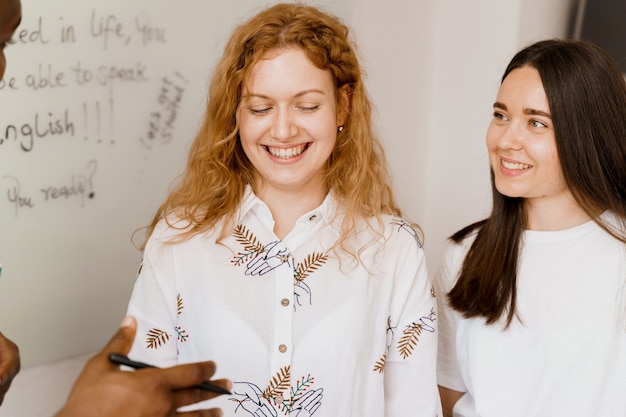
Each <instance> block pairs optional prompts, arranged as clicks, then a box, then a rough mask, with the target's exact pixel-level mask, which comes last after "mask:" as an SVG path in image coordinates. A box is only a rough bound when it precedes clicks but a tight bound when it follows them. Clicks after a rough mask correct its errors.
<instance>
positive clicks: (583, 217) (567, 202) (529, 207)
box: [524, 193, 591, 231]
mask: <svg viewBox="0 0 626 417" xmlns="http://www.w3.org/2000/svg"><path fill="white" fill-rule="evenodd" d="M524 208H525V210H526V218H527V225H526V227H527V229H529V230H539V231H551V230H565V229H569V228H572V227H575V226H579V225H581V224H583V223H586V222H588V221H589V220H591V217H590V216H589V215H588V214H587V213H586V212H585V210H583V208H582V207H581V206H580V205H578V203H576V201H575V200H574V198H573V197H572V196H571V194H569V193H568V194H567V195H566V196H564V197H563V198H561V199H560V201H556V202H555V201H542V200H541V199H527V200H525V203H524Z"/></svg>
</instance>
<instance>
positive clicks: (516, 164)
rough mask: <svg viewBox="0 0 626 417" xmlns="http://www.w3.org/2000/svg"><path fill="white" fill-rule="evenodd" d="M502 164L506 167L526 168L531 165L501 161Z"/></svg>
mask: <svg viewBox="0 0 626 417" xmlns="http://www.w3.org/2000/svg"><path fill="white" fill-rule="evenodd" d="M502 166H504V167H505V168H506V169H528V168H530V167H531V166H532V165H528V164H519V163H514V162H506V161H502Z"/></svg>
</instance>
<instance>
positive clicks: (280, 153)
mask: <svg viewBox="0 0 626 417" xmlns="http://www.w3.org/2000/svg"><path fill="white" fill-rule="evenodd" d="M308 147H309V143H303V144H301V145H297V146H292V147H290V148H275V147H271V146H266V147H265V149H266V150H267V152H269V153H270V155H272V156H273V157H274V158H278V159H291V158H295V157H296V156H299V155H301V154H302V152H304V151H305V150H306V149H307V148H308Z"/></svg>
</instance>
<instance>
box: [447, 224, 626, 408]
mask: <svg viewBox="0 0 626 417" xmlns="http://www.w3.org/2000/svg"><path fill="white" fill-rule="evenodd" d="M605 216H607V215H605ZM474 237H475V236H474V235H472V236H470V237H468V238H467V239H465V241H464V242H462V244H461V245H450V247H449V248H448V250H447V252H446V254H445V258H444V263H443V265H442V268H441V270H440V272H439V274H438V276H437V279H436V281H437V290H438V303H439V326H440V327H439V331H440V334H439V358H438V372H437V373H438V382H439V384H440V385H442V386H444V387H446V388H450V389H453V390H456V391H461V392H466V394H465V395H464V396H463V397H462V398H461V399H460V400H459V402H458V403H457V404H456V406H455V407H454V416H463V417H477V416H480V417H503V416H506V417H534V416H535V417H539V416H541V417H575V416H581V417H582V416H584V417H618V416H626V325H625V322H624V316H625V314H624V312H625V308H626V306H625V302H624V299H625V297H626V295H625V288H624V282H625V281H626V255H625V251H626V248H625V245H624V244H622V243H620V242H619V241H618V240H616V239H614V238H612V237H611V236H610V235H609V234H607V233H606V232H604V231H603V230H602V229H600V228H599V227H598V226H597V225H596V224H595V223H594V222H588V223H585V224H583V225H580V226H578V227H574V228H571V229H568V230H563V231H555V232H540V231H526V232H524V234H523V249H522V253H521V258H520V267H519V270H518V292H517V307H518V315H519V318H520V320H514V321H513V322H512V323H511V326H510V327H509V328H508V329H504V326H503V324H502V323H503V321H501V322H500V323H496V324H494V325H489V326H488V325H485V323H484V320H483V319H481V318H472V319H465V318H463V317H462V316H461V315H460V314H459V313H458V312H456V311H454V310H452V309H451V308H450V307H449V306H447V304H446V298H445V294H447V292H448V291H449V290H450V289H451V288H452V286H453V284H454V282H455V281H456V279H457V277H458V273H459V270H460V267H461V263H462V261H463V259H464V257H465V254H466V253H467V250H468V249H469V247H470V245H471V243H472V241H473V239H474Z"/></svg>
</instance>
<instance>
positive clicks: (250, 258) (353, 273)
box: [128, 188, 441, 417]
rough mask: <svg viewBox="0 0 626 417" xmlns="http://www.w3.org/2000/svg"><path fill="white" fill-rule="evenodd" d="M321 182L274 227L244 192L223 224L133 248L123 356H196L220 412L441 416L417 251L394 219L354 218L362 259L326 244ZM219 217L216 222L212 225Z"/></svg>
mask: <svg viewBox="0 0 626 417" xmlns="http://www.w3.org/2000/svg"><path fill="white" fill-rule="evenodd" d="M336 210H337V202H336V200H335V199H334V198H333V197H332V195H329V196H327V198H326V199H325V201H324V202H323V203H322V205H321V206H320V207H318V208H317V209H315V210H313V211H311V212H309V213H307V214H305V215H304V216H302V217H301V218H300V219H299V220H298V221H297V223H296V225H295V227H294V229H293V230H292V231H291V232H290V233H289V235H288V236H286V237H285V239H284V240H282V241H281V240H280V239H278V238H277V237H276V235H275V234H274V232H273V227H274V222H273V219H272V216H271V213H270V211H269V209H268V207H267V206H266V205H265V204H264V203H263V202H262V201H261V200H260V199H259V198H258V197H256V196H255V195H254V193H253V192H252V191H251V189H250V188H248V190H247V191H246V194H245V196H244V199H243V201H242V204H241V208H240V212H239V217H238V219H239V221H238V225H237V227H236V228H235V230H234V231H233V232H232V234H231V235H230V236H228V237H227V238H226V239H225V240H224V241H222V242H220V243H216V242H215V239H216V234H215V233H209V234H204V235H198V236H195V237H193V238H191V239H189V240H187V241H184V242H180V243H174V244H168V243H165V242H167V241H168V240H169V239H171V238H172V237H175V236H176V235H177V234H179V233H180V230H178V229H174V228H171V227H168V226H167V225H166V223H165V222H163V221H162V222H161V223H160V224H159V225H158V226H157V227H156V229H155V231H154V233H153V234H152V236H151V238H150V240H149V242H148V245H147V247H146V250H145V253H144V258H143V262H142V267H141V269H140V272H139V276H138V278H137V282H136V284H135V288H134V290H133V294H132V298H131V300H130V305H129V308H128V314H130V315H133V316H135V317H136V318H137V321H138V331H137V337H136V339H135V344H134V346H133V349H132V351H131V353H130V356H131V358H133V359H138V360H142V361H145V362H148V363H152V364H154V365H158V366H171V365H174V364H178V363H188V362H196V361H204V360H214V361H215V362H216V363H217V373H216V375H215V378H229V379H231V380H232V381H233V383H234V387H233V394H232V395H230V396H228V395H223V396H221V397H218V398H217V399H213V400H209V401H208V402H205V403H204V404H201V405H202V406H204V407H208V406H210V407H220V408H222V410H223V411H224V415H225V416H246V415H252V416H284V415H297V416H315V417H324V416H328V417H338V416H341V417H347V416H354V417H368V416H371V417H381V416H389V417H401V416H428V417H435V416H437V415H439V416H440V415H441V411H440V404H439V396H438V393H437V385H436V363H435V362H436V354H437V335H436V333H435V332H436V328H437V315H436V306H435V299H434V296H435V295H434V291H433V290H432V286H431V282H430V280H429V277H428V274H427V269H426V263H425V257H424V252H423V249H422V245H421V242H420V240H419V237H418V235H417V234H416V232H415V231H414V230H413V229H412V228H411V226H410V225H409V224H408V223H407V222H406V221H405V220H403V219H401V218H397V217H392V216H383V222H382V224H380V227H378V223H377V222H376V221H375V220H374V221H373V224H374V225H375V226H377V230H378V232H379V233H374V232H372V231H371V230H370V229H368V228H366V227H365V226H364V222H362V224H361V225H360V227H361V229H362V230H361V232H360V233H359V234H358V237H357V238H356V239H353V241H351V242H350V244H351V246H352V247H353V248H354V249H355V251H359V250H361V252H360V258H361V261H362V262H361V263H358V264H356V263H355V262H354V260H353V259H351V258H350V257H349V256H346V255H345V254H344V253H343V252H342V255H341V259H338V258H337V256H336V253H335V252H333V251H331V250H330V249H331V247H332V246H333V244H334V243H335V242H336V240H337V238H338V236H339V227H340V224H341V218H340V216H339V217H335V212H336ZM220 226H221V225H218V228H217V230H220Z"/></svg>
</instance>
